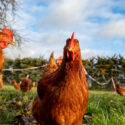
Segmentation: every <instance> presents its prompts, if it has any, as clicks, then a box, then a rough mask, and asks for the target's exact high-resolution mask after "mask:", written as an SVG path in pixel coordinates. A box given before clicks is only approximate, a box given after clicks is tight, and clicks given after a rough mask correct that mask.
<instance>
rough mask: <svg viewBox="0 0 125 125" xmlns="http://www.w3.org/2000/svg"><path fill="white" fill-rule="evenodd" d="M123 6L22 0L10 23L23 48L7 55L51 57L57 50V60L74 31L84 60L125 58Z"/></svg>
mask: <svg viewBox="0 0 125 125" xmlns="http://www.w3.org/2000/svg"><path fill="white" fill-rule="evenodd" d="M124 6H125V0H21V1H20V3H18V9H17V12H16V16H15V20H14V21H12V22H11V23H12V26H13V28H15V29H16V30H17V31H18V32H19V33H20V34H21V36H23V38H24V40H23V41H22V42H23V43H22V45H21V49H19V48H17V47H9V48H7V49H5V50H4V51H5V55H6V56H8V57H11V58H16V57H19V56H20V57H21V58H24V57H40V56H43V57H44V58H48V57H49V55H50V53H51V52H52V51H54V54H55V57H56V58H58V57H59V56H62V55H63V48H64V45H65V43H66V39H67V38H70V37H71V35H72V33H73V32H75V38H76V39H78V40H79V42H80V48H81V55H82V58H84V59H88V58H91V57H96V56H112V55H114V54H116V55H119V54H121V55H122V56H124V57H125V49H124V48H125V7H124ZM10 18H11V17H10V16H8V20H9V19H10Z"/></svg>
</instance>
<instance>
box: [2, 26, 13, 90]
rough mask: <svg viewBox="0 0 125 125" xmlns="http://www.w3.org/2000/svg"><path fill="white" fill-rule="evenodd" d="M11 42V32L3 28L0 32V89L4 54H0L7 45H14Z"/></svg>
mask: <svg viewBox="0 0 125 125" xmlns="http://www.w3.org/2000/svg"><path fill="white" fill-rule="evenodd" d="M12 40H13V33H12V31H10V30H9V29H8V30H7V29H6V28H3V29H2V32H0V88H3V80H2V65H3V63H4V54H3V52H2V49H4V48H7V46H8V44H12V45H14V44H15V43H14V42H13V41H12Z"/></svg>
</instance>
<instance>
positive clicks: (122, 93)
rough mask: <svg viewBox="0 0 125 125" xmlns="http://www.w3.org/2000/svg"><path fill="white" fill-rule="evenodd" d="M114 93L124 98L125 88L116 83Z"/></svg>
mask: <svg viewBox="0 0 125 125" xmlns="http://www.w3.org/2000/svg"><path fill="white" fill-rule="evenodd" d="M115 86H116V92H117V93H118V94H120V95H123V96H125V87H121V86H120V85H119V84H118V83H115Z"/></svg>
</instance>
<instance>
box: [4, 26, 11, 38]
mask: <svg viewBox="0 0 125 125" xmlns="http://www.w3.org/2000/svg"><path fill="white" fill-rule="evenodd" d="M2 32H3V33H5V34H6V35H7V36H8V37H9V39H10V40H13V32H12V30H9V28H8V29H6V27H4V28H3V29H2Z"/></svg>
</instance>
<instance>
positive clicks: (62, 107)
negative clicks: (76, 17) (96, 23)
mask: <svg viewBox="0 0 125 125" xmlns="http://www.w3.org/2000/svg"><path fill="white" fill-rule="evenodd" d="M70 41H71V39H68V40H67V43H66V46H65V48H64V56H63V61H62V64H61V66H60V67H59V68H58V69H57V70H56V71H54V72H52V73H51V74H48V75H46V76H45V77H42V79H41V80H40V81H39V83H38V87H37V92H38V97H37V98H36V99H35V100H34V105H33V109H32V112H33V115H34V117H35V118H36V120H37V121H38V122H39V123H40V124H41V125H81V123H82V118H83V116H84V113H85V110H86V108H87V104H88V86H87V83H86V78H85V73H84V70H83V65H82V60H81V54H80V48H79V42H78V40H76V39H75V40H74V41H73V44H74V46H73V45H72V44H71V43H70ZM72 46H73V47H74V50H73V52H72V51H70V49H71V48H72ZM36 100H38V101H36Z"/></svg>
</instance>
